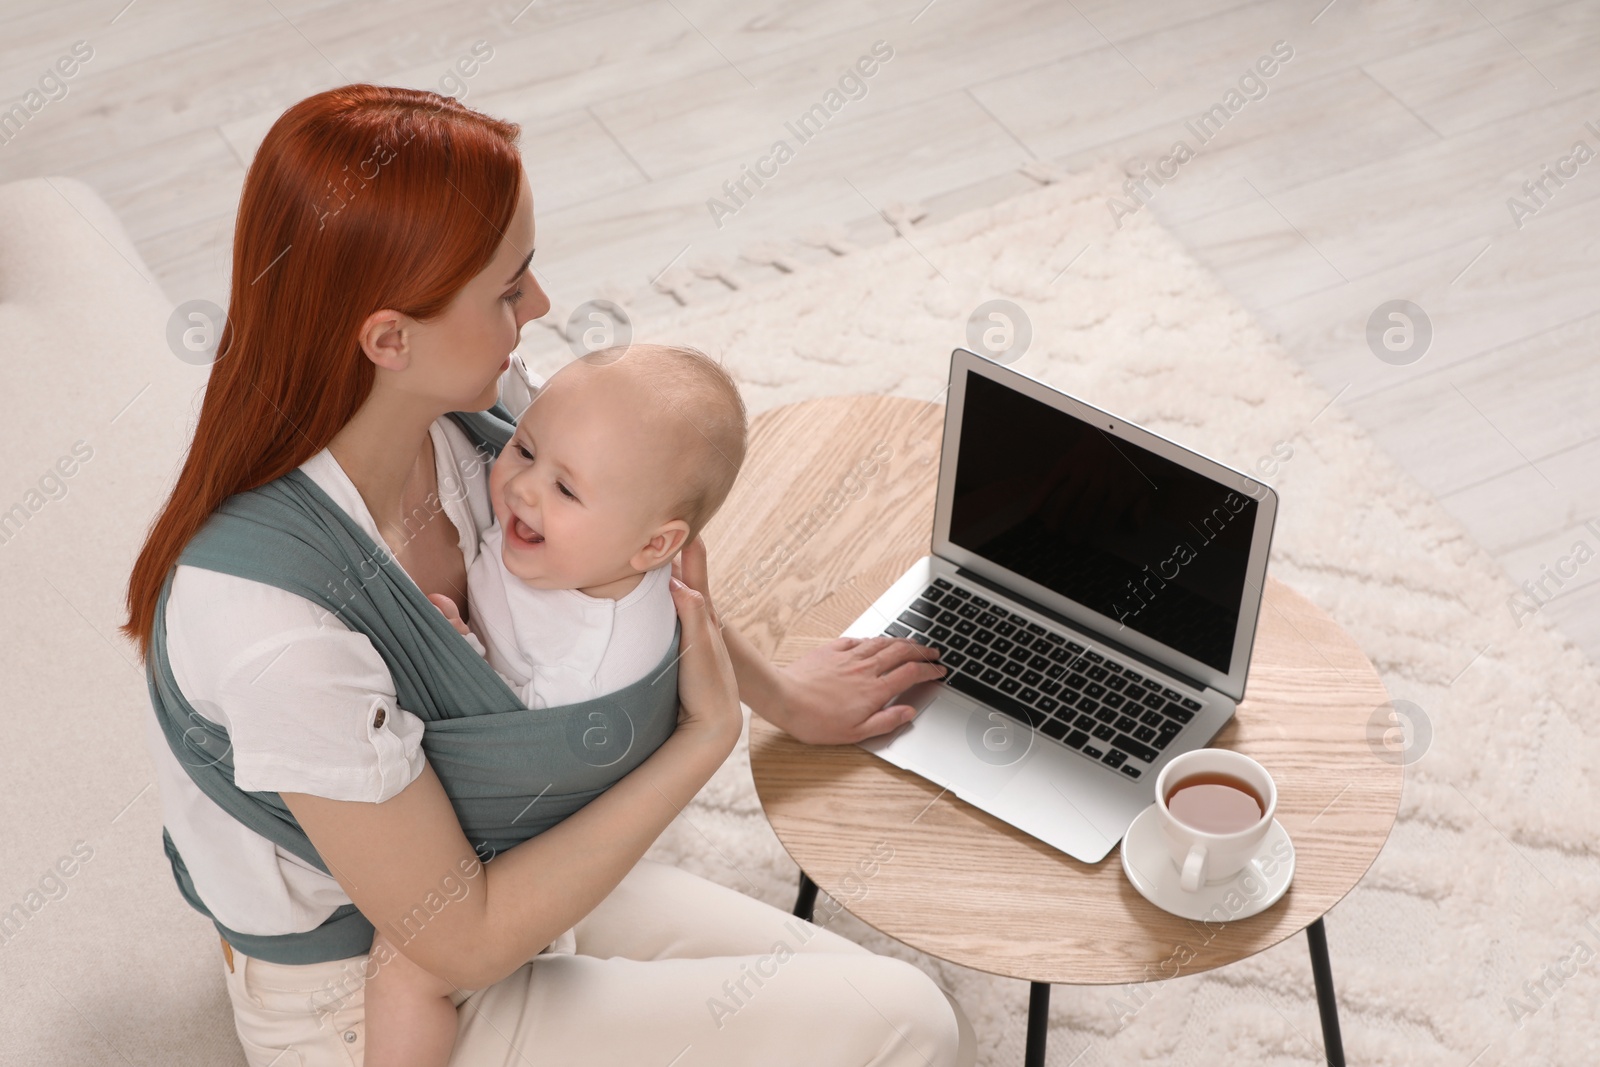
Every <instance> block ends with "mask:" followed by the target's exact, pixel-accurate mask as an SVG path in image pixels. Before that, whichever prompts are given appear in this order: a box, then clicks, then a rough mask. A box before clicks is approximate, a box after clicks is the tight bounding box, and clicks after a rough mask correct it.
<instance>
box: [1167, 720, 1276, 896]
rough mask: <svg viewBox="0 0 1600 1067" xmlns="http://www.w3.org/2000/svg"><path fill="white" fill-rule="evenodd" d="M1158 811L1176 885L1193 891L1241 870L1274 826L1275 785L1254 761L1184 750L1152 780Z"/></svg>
mask: <svg viewBox="0 0 1600 1067" xmlns="http://www.w3.org/2000/svg"><path fill="white" fill-rule="evenodd" d="M1156 810H1157V813H1158V815H1159V822H1160V824H1161V834H1162V837H1163V838H1164V839H1165V840H1166V842H1167V850H1168V851H1169V852H1170V853H1171V855H1172V862H1173V863H1174V864H1175V865H1176V866H1177V868H1178V870H1179V871H1180V872H1181V877H1180V880H1179V884H1180V885H1182V886H1183V889H1184V890H1185V891H1186V892H1189V893H1193V892H1196V891H1197V890H1199V888H1200V887H1201V886H1202V885H1215V884H1216V883H1218V882H1225V881H1227V880H1228V879H1230V878H1232V877H1234V876H1235V875H1237V874H1238V873H1239V872H1240V871H1241V870H1243V869H1244V866H1245V864H1247V863H1249V862H1250V859H1251V857H1253V856H1254V855H1255V854H1256V850H1257V849H1258V848H1260V846H1261V842H1262V841H1263V840H1264V839H1265V838H1266V836H1267V831H1268V830H1270V829H1271V828H1272V820H1273V816H1274V814H1275V813H1276V812H1277V810H1278V787H1277V785H1276V784H1274V783H1273V781H1272V775H1270V774H1268V773H1267V769H1266V768H1265V767H1263V766H1261V764H1259V763H1257V762H1256V761H1255V760H1253V759H1251V758H1250V757H1249V756H1246V755H1244V754H1242V753H1239V752H1232V751H1229V750H1228V749H1221V748H1201V749H1196V750H1195V751H1193V752H1185V753H1184V754H1183V755H1181V756H1178V757H1177V758H1176V759H1174V760H1173V761H1172V762H1171V763H1168V764H1167V765H1166V766H1165V767H1163V768H1162V769H1161V773H1160V774H1159V775H1157V776H1156Z"/></svg>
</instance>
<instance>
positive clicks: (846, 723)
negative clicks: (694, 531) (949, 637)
mask: <svg viewBox="0 0 1600 1067" xmlns="http://www.w3.org/2000/svg"><path fill="white" fill-rule="evenodd" d="M672 573H673V574H674V575H677V576H678V577H681V578H682V579H683V580H684V581H685V582H687V583H688V584H689V585H690V586H691V587H692V588H694V589H697V590H699V591H700V593H701V595H702V596H705V597H706V598H707V601H708V603H709V595H708V590H709V588H710V585H709V581H708V579H707V577H706V550H705V545H704V543H703V542H702V541H701V540H700V538H698V537H697V538H695V539H694V540H693V541H692V542H690V543H689V544H687V545H684V546H683V551H682V552H681V553H680V558H679V559H677V560H674V561H673V563H672ZM723 639H724V643H725V645H726V647H727V648H728V649H729V650H731V653H732V657H733V659H734V662H735V664H736V666H737V668H738V671H740V672H742V673H740V674H739V675H738V678H739V680H740V682H741V683H742V684H743V685H745V686H747V687H748V688H747V689H746V690H745V692H744V700H745V703H747V704H749V705H750V707H751V708H752V709H753V710H755V711H756V712H757V713H758V714H759V715H760V716H761V717H762V718H763V719H766V720H767V721H768V722H770V723H772V724H773V725H774V726H777V727H778V728H779V729H781V730H783V731H785V732H786V733H788V734H789V736H791V737H793V738H794V739H795V740H797V741H803V742H805V743H806V744H809V745H850V744H854V743H855V742H857V741H860V740H864V739H865V738H868V737H876V736H877V735H878V734H882V733H887V732H889V731H890V730H893V729H894V728H895V727H897V726H899V725H900V724H901V723H904V722H907V721H909V720H910V719H911V718H913V717H914V716H915V715H916V709H915V708H913V707H912V706H911V705H909V704H891V705H890V706H889V707H884V704H885V703H887V702H888V701H889V699H890V698H891V697H893V696H895V695H896V694H897V693H901V692H903V691H905V690H906V689H909V688H910V687H911V686H913V685H915V684H917V683H918V682H925V681H928V680H930V679H934V678H943V677H944V675H945V669H944V668H943V667H941V666H939V664H938V663H937V662H935V658H936V657H937V656H938V652H937V651H935V650H934V649H931V648H928V647H926V646H924V645H919V644H917V643H916V642H915V641H908V640H906V639H905V638H899V637H867V638H860V637H837V638H834V639H833V640H832V641H830V642H828V643H827V644H826V645H823V646H822V647H821V648H814V649H812V650H811V651H810V652H808V653H806V654H805V655H804V656H801V657H800V658H799V659H798V660H796V661H795V662H793V663H791V664H789V666H787V667H785V668H783V669H782V670H779V669H778V668H776V667H774V666H773V665H772V664H771V663H770V662H769V661H768V660H767V659H766V657H765V656H763V655H762V654H761V653H760V652H759V651H757V650H756V649H755V648H754V647H753V646H752V645H751V644H750V643H749V641H747V640H746V639H745V638H744V637H743V636H741V635H740V634H739V633H738V632H737V631H735V630H733V629H728V630H724V631H723Z"/></svg>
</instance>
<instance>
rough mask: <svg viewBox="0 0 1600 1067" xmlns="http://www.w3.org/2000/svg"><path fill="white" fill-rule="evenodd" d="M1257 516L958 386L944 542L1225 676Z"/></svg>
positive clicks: (985, 387)
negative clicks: (961, 395) (956, 444)
mask: <svg viewBox="0 0 1600 1067" xmlns="http://www.w3.org/2000/svg"><path fill="white" fill-rule="evenodd" d="M1256 507H1257V502H1256V501H1255V500H1254V499H1252V498H1251V497H1249V496H1246V495H1245V494H1243V493H1240V492H1238V491H1236V490H1233V489H1230V488H1228V487H1227V486H1224V485H1221V484H1219V483H1217V482H1215V481H1212V480H1211V479H1210V478H1207V477H1205V476H1204V475H1202V474H1197V473H1195V472H1194V471H1191V470H1188V469H1187V468H1185V467H1181V466H1179V465H1178V464H1176V463H1174V462H1172V461H1171V460H1168V459H1164V458H1162V457H1161V456H1158V455H1156V454H1155V453H1153V452H1150V451H1148V450H1146V449H1143V448H1140V447H1138V446H1137V445H1133V444H1130V443H1129V442H1127V441H1125V440H1122V439H1120V438H1113V437H1112V436H1110V435H1109V434H1107V433H1105V432H1104V431H1103V430H1101V429H1098V428H1097V427H1095V426H1093V425H1091V424H1089V423H1087V422H1084V421H1083V420H1082V419H1078V418H1076V417H1074V416H1072V415H1069V414H1067V413H1066V412H1064V411H1060V410H1057V409H1056V408H1053V407H1051V406H1050V405H1048V404H1045V403H1042V402H1040V401H1038V400H1035V399H1033V398H1032V397H1029V396H1024V395H1023V394H1022V393H1019V392H1017V391H1015V390H1013V389H1010V388H1007V387H1006V386H1005V385H1003V384H1001V383H999V382H996V381H994V380H992V379H990V378H987V377H985V376H984V375H982V374H968V375H967V376H966V401H965V405H964V407H963V409H962V418H961V443H960V448H959V450H958V452H957V460H956V471H955V486H954V492H953V494H952V497H951V505H950V508H951V510H950V540H951V542H952V543H954V544H956V545H959V546H960V547H962V548H964V549H966V550H967V551H969V552H972V553H975V554H977V555H980V556H983V557H984V558H986V559H988V560H990V561H992V562H993V563H995V564H998V565H999V566H1001V567H1004V568H1006V569H1007V570H1010V571H1013V572H1015V573H1016V574H1018V575H1021V576H1022V577H1023V578H1026V579H1029V580H1030V581H1034V582H1037V583H1038V584H1039V585H1042V586H1045V587H1046V588H1049V589H1052V590H1054V591H1055V592H1057V593H1059V594H1060V595H1061V596H1063V597H1067V598H1069V599H1071V600H1075V601H1077V602H1078V603H1080V604H1082V605H1083V606H1085V607H1087V608H1089V609H1090V610H1092V611H1097V612H1099V613H1100V614H1102V615H1105V616H1106V617H1108V618H1110V619H1113V620H1115V621H1117V622H1118V623H1120V625H1122V626H1125V627H1127V628H1129V629H1132V630H1136V631H1138V632H1139V633H1141V634H1144V635H1145V636H1147V637H1149V638H1150V639H1152V640H1155V641H1159V642H1161V643H1162V644H1164V645H1168V646H1170V647H1171V648H1173V649H1175V650H1176V651H1178V652H1181V653H1183V654H1184V655H1187V656H1190V657H1192V658H1193V659H1196V660H1198V661H1200V662H1201V663H1204V664H1207V665H1208V666H1211V667H1214V668H1216V669H1217V670H1219V671H1222V672H1224V673H1226V672H1227V670H1228V666H1229V664H1230V662H1231V661H1232V657H1233V643H1234V634H1235V633H1236V632H1237V629H1238V622H1239V607H1240V603H1241V600H1242V595H1243V592H1244V581H1245V575H1246V573H1247V572H1246V567H1247V565H1248V563H1249V558H1250V541H1251V532H1252V531H1253V530H1254V529H1255V523H1256ZM1112 636H1113V637H1114V636H1116V635H1115V633H1113V634H1112Z"/></svg>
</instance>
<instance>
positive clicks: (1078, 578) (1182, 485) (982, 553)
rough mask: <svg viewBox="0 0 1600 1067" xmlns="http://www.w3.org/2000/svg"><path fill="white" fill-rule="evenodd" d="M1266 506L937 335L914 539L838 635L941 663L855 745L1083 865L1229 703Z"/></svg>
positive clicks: (1217, 723)
mask: <svg viewBox="0 0 1600 1067" xmlns="http://www.w3.org/2000/svg"><path fill="white" fill-rule="evenodd" d="M1277 509H1278V500H1277V494H1276V493H1274V492H1273V490H1272V488H1271V487H1270V486H1268V485H1265V484H1263V483H1262V482H1259V481H1257V480H1255V479H1253V478H1251V477H1249V476H1248V475H1246V474H1243V473H1241V472H1239V471H1237V470H1234V469H1232V468H1230V467H1227V466H1225V465H1223V464H1221V463H1218V462H1216V461H1215V460H1212V459H1209V458H1207V457H1206V456H1203V455H1201V454H1199V453H1198V452H1195V451H1193V450H1191V449H1189V448H1186V447H1184V446H1183V445H1181V444H1178V443H1177V442H1175V441H1172V440H1169V439H1167V438H1165V437H1162V436H1160V435H1159V434H1155V433H1152V432H1150V431H1149V430H1145V429H1143V428H1141V427H1139V426H1136V425H1134V424H1133V423H1131V422H1129V421H1128V420H1126V419H1123V418H1121V417H1119V416H1116V415H1113V414H1111V413H1109V412H1106V411H1102V410H1101V409H1099V408H1097V407H1094V406H1092V405H1090V404H1088V403H1086V402H1084V401H1082V400H1079V399H1077V398H1075V397H1071V396H1068V395H1066V394H1065V393H1062V392H1060V391H1058V390H1056V389H1054V388H1052V387H1050V386H1048V385H1045V384H1044V383H1042V382H1039V381H1036V380H1034V379H1033V378H1029V377H1028V376H1026V375H1024V374H1021V373H1019V372H1017V371H1015V370H1012V369H1011V368H1009V367H1007V366H1003V365H1001V364H998V363H995V362H993V361H991V360H989V359H986V358H984V357H983V356H980V355H978V354H976V353H974V352H969V351H967V350H965V349H960V348H958V349H956V350H955V351H954V352H953V353H952V354H951V364H950V386H949V390H948V395H947V398H946V405H945V423H944V439H943V447H942V451H941V454H940V458H939V487H938V497H937V499H936V502H935V505H934V519H933V541H932V549H933V554H932V555H929V556H924V557H923V558H922V559H920V560H918V561H917V562H916V563H914V564H913V565H912V566H911V568H910V569H909V570H907V571H906V572H905V574H904V575H902V576H901V577H900V579H899V580H898V581H896V582H895V583H894V584H893V585H892V586H891V587H890V588H889V589H888V591H887V592H885V593H884V594H883V595H882V596H880V597H879V598H878V599H877V600H876V601H875V602H874V603H873V604H872V606H871V607H870V608H868V609H867V610H866V611H865V612H863V613H862V614H861V616H860V617H859V618H857V619H856V620H855V621H854V622H853V623H852V624H851V625H850V627H849V628H848V629H847V630H846V631H845V633H844V636H846V637H869V636H874V635H878V634H888V635H891V636H895V637H906V638H909V639H910V640H913V641H916V642H918V643H920V644H924V645H932V646H936V647H938V648H939V649H940V650H941V655H940V659H941V661H942V662H943V663H944V664H945V665H946V666H947V667H949V668H950V673H949V674H947V675H946V676H945V677H944V678H941V679H938V680H935V681H930V682H922V683H919V684H917V685H914V686H912V687H911V688H910V689H908V690H906V691H905V692H903V693H901V694H899V695H898V696H897V697H896V698H895V699H893V700H891V701H889V703H891V704H898V703H906V704H910V705H911V706H913V707H915V708H916V709H917V714H916V716H915V717H914V718H913V719H911V720H909V721H907V722H906V723H904V724H902V725H901V726H898V727H896V728H895V729H894V730H891V731H889V732H888V733H885V734H880V735H878V736H877V737H871V738H867V739H866V740H863V741H859V742H857V744H858V745H859V746H860V747H861V748H864V749H866V750H867V751H868V752H871V753H873V754H875V755H877V756H879V757H881V758H883V759H885V760H888V761H889V762H890V763H893V764H895V765H896V766H898V767H904V768H905V769H906V770H909V771H913V772H915V773H917V774H919V775H921V776H922V777H924V778H927V779H929V780H930V781H932V782H934V783H936V784H938V785H940V786H943V787H944V788H945V789H948V790H949V791H950V792H952V793H954V794H955V795H956V796H958V797H960V798H961V799H962V800H965V801H966V802H967V803H969V804H972V805H973V806H975V807H978V808H981V809H983V810H984V811H986V812H989V813H990V814H991V815H994V816H995V817H996V818H999V819H1003V820H1005V821H1006V822H1008V823H1010V824H1011V825H1013V826H1015V827H1017V829H1019V830H1022V831H1023V832H1025V833H1027V834H1030V835H1032V836H1033V837H1035V838H1038V839H1039V840H1040V841H1043V842H1045V843H1046V844H1048V845H1051V846H1052V847H1054V848H1057V849H1059V850H1060V851H1062V852H1065V853H1066V854H1067V855H1069V856H1072V857H1074V858H1075V859H1078V860H1081V861H1083V862H1084V863H1098V862H1099V861H1100V860H1102V859H1104V858H1105V856H1106V854H1107V853H1108V852H1110V851H1111V849H1112V847H1113V846H1115V845H1116V843H1117V842H1118V841H1119V840H1121V838H1122V835H1123V834H1124V833H1125V832H1126V831H1127V829H1128V826H1129V825H1130V824H1131V823H1132V822H1133V819H1134V817H1135V816H1137V815H1138V814H1139V813H1140V812H1141V811H1143V810H1144V809H1145V808H1146V807H1148V806H1149V805H1150V804H1151V803H1152V802H1153V801H1154V800H1155V780H1156V775H1157V774H1159V773H1160V772H1161V769H1162V767H1164V766H1165V765H1166V764H1167V762H1168V761H1169V760H1171V759H1172V758H1173V757H1175V756H1177V755H1178V754H1180V753H1183V752H1188V751H1190V750H1192V749H1196V748H1201V747H1204V746H1205V745H1206V743H1207V742H1209V741H1210V740H1211V739H1212V738H1213V737H1214V736H1216V733H1217V731H1218V730H1220V729H1221V728H1222V726H1223V725H1224V724H1225V723H1227V721H1228V719H1229V718H1230V717H1232V715H1233V713H1234V709H1235V707H1236V706H1237V704H1238V702H1239V701H1240V700H1241V699H1243V698H1244V691H1245V676H1246V674H1247V672H1248V669H1249V665H1250V652H1251V647H1252V645H1253V644H1254V643H1255V632H1256V623H1257V618H1258V615H1259V612H1260V608H1261V598H1262V588H1263V585H1262V583H1263V581H1264V580H1265V578H1266V570H1267V554H1268V551H1269V549H1270V547H1271V543H1272V529H1273V524H1274V521H1275V519H1276V516H1277ZM886 706H887V705H886Z"/></svg>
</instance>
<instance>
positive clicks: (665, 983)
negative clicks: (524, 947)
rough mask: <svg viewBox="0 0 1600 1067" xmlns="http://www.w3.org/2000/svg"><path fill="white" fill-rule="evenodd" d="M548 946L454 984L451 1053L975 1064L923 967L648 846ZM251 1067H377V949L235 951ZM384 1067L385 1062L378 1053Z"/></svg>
mask: <svg viewBox="0 0 1600 1067" xmlns="http://www.w3.org/2000/svg"><path fill="white" fill-rule="evenodd" d="M573 932H574V935H575V937H576V940H577V954H576V955H559V954H553V953H541V954H540V955H537V956H535V957H534V958H533V959H532V960H530V961H529V962H527V963H525V964H523V965H522V966H521V967H520V968H518V969H517V970H516V971H513V972H512V973H511V974H510V975H509V976H508V977H506V978H504V979H502V980H500V981H499V982H497V983H495V984H494V985H492V986H490V987H488V988H487V989H480V990H476V991H468V990H463V991H460V992H458V993H457V994H455V995H453V997H452V999H454V1000H455V1001H456V1004H457V1013H458V1018H459V1023H458V1030H457V1037H456V1046H455V1051H454V1053H453V1054H452V1055H451V1058H450V1067H563V1065H567V1064H573V1065H579V1064H581V1065H584V1067H608V1065H617V1067H622V1065H626V1067H636V1065H639V1064H659V1065H662V1067H665V1065H667V1064H671V1065H672V1067H802V1065H803V1067H972V1065H973V1064H974V1062H975V1061H976V1059H977V1043H976V1040H975V1038H974V1036H973V1032H972V1025H971V1023H970V1022H969V1021H968V1020H967V1017H966V1015H965V1013H963V1012H962V1010H961V1007H960V1005H958V1004H957V1003H956V1002H955V1001H954V1000H953V999H951V998H950V996H949V995H948V994H946V993H945V992H944V991H943V990H941V989H940V988H939V986H938V985H937V984H936V983H935V982H934V981H933V979H931V978H930V977H929V976H928V975H927V974H925V973H924V972H923V971H922V970H920V969H919V968H917V967H915V966H913V965H912V964H910V963H907V962H905V961H903V960H898V959H894V958H892V957H889V956H880V955H878V954H876V953H874V952H871V951H869V950H868V949H865V948H863V947H862V946H860V945H858V944H856V943H855V942H854V941H851V940H849V939H847V938H844V937H841V936H839V935H838V934H835V933H833V932H832V931H830V930H826V929H823V928H822V927H819V926H815V925H813V924H811V923H807V922H804V921H802V920H800V919H797V918H795V917H794V916H793V915H790V914H789V913H787V912H784V911H782V910H780V909H778V908H775V907H773V906H771V905H770V904H766V903H764V902H762V901H759V900H756V899H755V898H753V897H749V896H746V895H744V894H743V893H739V892H737V891H735V890H732V889H728V888H726V887H725V886H721V885H718V884H717V883H715V882H711V881H708V880H706V879H704V878H701V877H699V876H697V875H693V874H689V873H688V872H686V871H682V870H680V869H678V868H677V867H673V866H670V865H667V864H664V863H658V862H656V861H654V860H648V859H644V860H640V861H639V863H638V864H637V865H636V866H635V867H634V868H633V870H632V871H630V872H628V874H627V876H626V877H625V878H623V880H622V882H621V883H620V884H618V886H617V888H616V889H615V890H613V891H612V892H611V894H610V896H608V897H606V899H605V900H603V901H601V902H600V904H599V906H597V907H596V908H595V909H594V910H593V911H592V912H590V913H589V914H588V915H587V916H585V917H584V918H583V919H582V920H581V921H579V922H578V923H577V924H576V925H575V926H574V927H573ZM226 954H227V955H231V957H232V960H231V964H230V963H229V962H227V961H225V962H224V968H223V974H224V977H225V979H226V981H227V986H228V996H229V998H230V999H231V1000H232V1001H233V1016H234V1024H235V1026H236V1027H237V1029H238V1032H239V1040H240V1042H241V1044H242V1045H243V1046H244V1051H245V1056H246V1059H247V1060H248V1062H249V1064H250V1067H361V1065H362V1060H363V1049H364V1047H365V1044H366V1040H365V1023H364V1008H363V1001H362V993H363V990H362V987H361V978H362V973H363V971H364V968H365V963H366V957H365V956H356V957H353V958H351V959H347V960H335V961H333V962H330V963H317V964H310V965H305V966H290V965H285V964H278V963H268V962H266V961H263V960H258V959H251V958H249V957H247V956H245V955H243V954H242V953H240V952H239V951H238V950H236V949H235V950H227V952H226ZM374 1067H378V1065H376V1064H375V1065H374Z"/></svg>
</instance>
